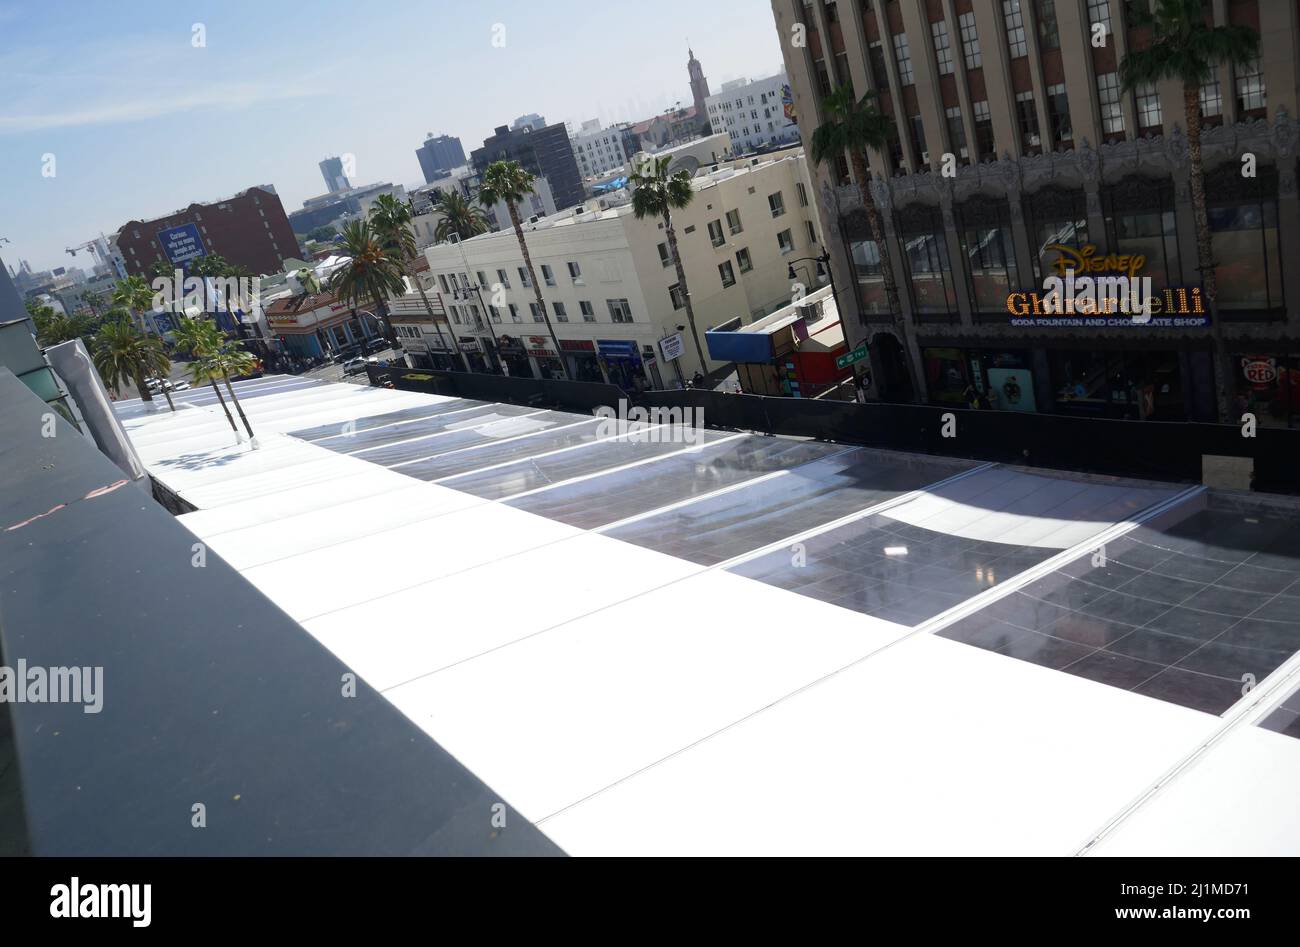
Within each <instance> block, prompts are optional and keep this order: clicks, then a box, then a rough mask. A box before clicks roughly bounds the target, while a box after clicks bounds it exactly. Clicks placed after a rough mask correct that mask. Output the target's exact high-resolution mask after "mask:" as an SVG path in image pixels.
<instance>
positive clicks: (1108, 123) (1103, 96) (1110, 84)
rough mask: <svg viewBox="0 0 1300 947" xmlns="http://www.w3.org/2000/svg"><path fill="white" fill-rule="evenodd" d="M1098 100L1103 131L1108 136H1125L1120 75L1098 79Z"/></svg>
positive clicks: (1104, 76) (1116, 73)
mask: <svg viewBox="0 0 1300 947" xmlns="http://www.w3.org/2000/svg"><path fill="white" fill-rule="evenodd" d="M1097 100H1098V102H1099V103H1100V104H1101V129H1102V131H1103V132H1105V133H1106V134H1107V135H1122V134H1124V110H1123V108H1122V107H1121V106H1120V92H1119V73H1118V72H1106V73H1102V74H1101V75H1099V76H1098V77H1097Z"/></svg>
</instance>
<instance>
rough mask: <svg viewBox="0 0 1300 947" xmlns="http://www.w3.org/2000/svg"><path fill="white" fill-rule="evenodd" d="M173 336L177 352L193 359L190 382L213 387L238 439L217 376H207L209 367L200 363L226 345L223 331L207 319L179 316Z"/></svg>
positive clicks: (190, 368) (190, 367)
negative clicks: (204, 356) (206, 356)
mask: <svg viewBox="0 0 1300 947" xmlns="http://www.w3.org/2000/svg"><path fill="white" fill-rule="evenodd" d="M172 336H173V337H174V338H175V339H176V349H177V351H179V352H182V353H183V354H185V355H189V356H191V358H192V359H193V361H191V362H190V365H189V368H188V371H189V375H190V381H191V382H193V383H194V384H196V385H201V384H203V383H204V382H205V381H206V382H207V383H208V384H209V385H211V386H212V391H213V393H214V394H216V396H217V401H218V403H219V404H220V405H221V410H222V411H224V412H225V413H226V420H227V421H229V422H230V429H231V430H232V431H234V432H235V437H236V438H238V437H239V427H238V425H236V424H235V418H234V416H233V415H232V414H231V413H230V408H229V407H228V406H227V405H226V399H225V398H224V397H222V395H221V389H220V388H218V387H217V379H216V376H215V375H210V374H207V370H208V367H209V366H207V365H204V364H201V363H200V362H199V359H200V358H201V356H202V355H204V354H206V353H208V352H215V351H217V350H218V349H220V348H221V346H222V345H224V344H225V337H224V336H223V335H222V333H221V330H220V329H218V328H217V327H216V325H215V324H214V323H212V322H209V321H208V320H207V319H191V318H189V317H188V316H179V317H178V318H177V319H176V325H175V327H174V328H173V329H172ZM196 366H197V367H196Z"/></svg>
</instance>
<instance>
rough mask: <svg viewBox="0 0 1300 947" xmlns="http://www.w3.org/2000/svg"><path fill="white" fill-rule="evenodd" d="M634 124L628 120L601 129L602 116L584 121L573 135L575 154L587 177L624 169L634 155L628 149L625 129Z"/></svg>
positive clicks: (583, 174)
mask: <svg viewBox="0 0 1300 947" xmlns="http://www.w3.org/2000/svg"><path fill="white" fill-rule="evenodd" d="M630 127H631V126H629V125H627V124H626V123H624V124H622V125H615V126H614V127H612V128H601V127H600V120H599V119H594V118H593V119H591V120H590V121H587V122H583V123H582V128H581V129H580V130H579V131H577V132H575V133H574V134H573V137H572V138H571V139H570V141H572V142H573V154H574V156H575V157H576V158H577V159H578V168H579V170H580V171H581V172H582V176H583V177H584V178H590V177H597V176H599V175H603V174H607V173H609V172H612V171H621V170H622V169H623V166H624V165H625V164H627V161H628V159H629V158H630V157H632V155H634V154H636V149H635V147H634V148H633V150H632V151H630V152H629V151H627V150H626V144H627V136H626V135H625V131H626V130H627V129H628V128H630Z"/></svg>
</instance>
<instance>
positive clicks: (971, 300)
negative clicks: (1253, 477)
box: [772, 0, 1300, 424]
mask: <svg viewBox="0 0 1300 947" xmlns="http://www.w3.org/2000/svg"><path fill="white" fill-rule="evenodd" d="M1140 2H1141V0H1137V2H1135V0H838V2H837V0H808V2H804V0H772V11H773V16H774V20H775V26H776V29H777V31H778V34H779V35H780V38H781V46H782V50H783V55H784V57H785V63H786V70H787V73H788V75H789V78H790V83H791V86H792V89H793V97H794V105H795V110H796V113H797V116H798V121H799V125H800V129H801V133H802V136H803V139H804V142H805V144H807V143H808V142H809V141H810V139H811V135H812V132H813V131H814V129H816V128H817V126H818V124H819V123H820V122H821V120H822V118H823V101H824V98H825V96H826V95H827V94H828V93H829V92H830V91H831V90H833V89H834V88H836V87H838V86H840V85H843V84H846V83H849V84H851V85H852V87H853V90H854V94H855V96H858V97H861V96H862V95H863V94H865V93H867V92H868V91H872V92H875V93H876V94H877V96H878V98H877V105H878V107H879V108H880V109H881V110H882V111H884V112H886V113H887V114H889V115H890V116H891V117H892V118H893V119H894V123H895V132H896V134H895V135H894V138H893V140H892V141H891V143H890V145H889V147H887V148H886V149H884V150H883V151H881V152H878V153H873V154H871V155H870V156H869V160H870V168H871V175H872V177H873V182H872V194H873V196H874V197H875V200H876V203H877V205H878V206H879V207H880V209H881V211H882V216H883V218H884V224H885V230H886V238H887V241H888V247H889V250H890V251H891V252H890V258H891V262H892V265H893V272H894V276H895V279H896V281H897V283H898V286H899V289H900V296H901V309H902V312H901V313H898V314H897V316H898V318H895V316H894V314H891V313H890V312H889V311H888V306H887V305H886V302H885V295H884V292H883V289H882V279H881V272H880V263H879V255H878V253H877V250H876V246H875V243H874V241H873V240H872V239H871V232H870V229H869V226H868V221H867V215H866V213H865V211H864V210H863V208H862V202H861V199H860V192H859V191H858V185H859V184H860V183H861V182H856V181H853V180H852V172H851V169H850V164H849V162H848V161H847V160H840V161H839V162H837V163H835V164H828V165H824V166H822V167H820V168H815V169H810V170H811V172H812V173H813V174H814V175H815V182H816V183H815V186H816V189H817V192H818V201H817V203H818V211H819V212H820V214H821V215H822V222H823V228H824V230H825V232H826V233H827V234H828V235H832V236H831V237H830V239H829V241H828V242H829V245H830V249H831V253H832V256H833V270H834V273H835V277H836V281H837V282H838V283H840V285H841V286H844V285H846V284H848V285H850V286H852V287H855V288H856V293H842V294H841V295H842V296H845V297H851V298H846V299H845V307H846V309H847V310H848V311H847V312H846V316H845V326H846V331H847V332H848V333H849V334H850V339H851V340H852V341H854V342H863V341H865V342H867V343H868V344H869V348H870V349H871V359H870V364H871V366H872V376H873V377H872V388H871V393H872V394H875V395H877V396H880V397H885V398H892V399H911V398H913V397H915V398H917V399H919V400H926V401H929V402H933V403H953V404H959V403H964V401H965V399H966V397H968V395H969V391H970V389H971V388H972V387H974V388H975V389H978V390H979V391H981V392H983V393H985V394H986V395H987V397H988V399H989V401H990V402H991V404H992V406H993V407H999V408H1004V409H1010V410H1037V411H1048V412H1056V413H1073V414H1084V415H1095V416H1103V417H1132V418H1156V419H1169V420H1180V419H1201V418H1209V417H1211V416H1212V415H1213V411H1214V404H1213V400H1214V399H1213V393H1214V385H1213V362H1212V359H1211V352H1212V340H1211V329H1210V328H1209V325H1208V321H1209V320H1208V316H1203V315H1201V314H1198V313H1195V312H1191V313H1189V314H1188V315H1187V316H1186V317H1185V318H1172V317H1166V316H1162V317H1161V318H1156V319H1153V320H1151V322H1149V323H1146V324H1137V323H1135V322H1134V321H1133V320H1115V321H1113V322H1112V323H1110V324H1107V323H1104V322H1103V323H1098V322H1096V321H1092V322H1088V323H1087V324H1081V323H1079V322H1078V321H1077V320H1076V321H1075V322H1073V323H1072V322H1070V321H1069V320H1056V321H1051V320H1043V319H1039V318H1035V314H1034V312H1033V310H1032V307H1031V308H1030V309H1029V311H1028V313H1023V312H1021V311H1020V306H1021V303H1022V302H1024V300H1025V299H1027V298H1028V294H1029V293H1032V292H1035V291H1041V289H1042V287H1043V282H1044V280H1045V279H1046V278H1047V277H1049V276H1050V275H1052V274H1053V273H1055V272H1058V268H1057V267H1056V266H1055V264H1056V261H1057V260H1058V259H1060V258H1061V257H1062V255H1063V253H1062V251H1060V250H1056V249H1049V248H1050V247H1059V246H1065V247H1068V248H1071V250H1079V251H1084V250H1085V248H1087V247H1089V246H1091V247H1094V248H1096V249H1095V253H1096V254H1097V255H1099V256H1106V255H1107V254H1115V255H1117V256H1124V255H1127V256H1128V257H1130V259H1131V258H1133V257H1143V258H1145V259H1144V260H1143V261H1142V262H1143V264H1144V266H1143V269H1142V275H1143V276H1147V277H1151V278H1152V281H1153V284H1154V288H1155V291H1156V293H1157V295H1159V296H1160V297H1161V298H1162V299H1164V298H1170V299H1173V300H1175V301H1177V300H1179V299H1181V298H1182V297H1181V296H1180V295H1179V294H1178V290H1180V289H1181V290H1190V289H1192V288H1196V287H1199V286H1200V284H1201V278H1200V273H1199V268H1198V262H1197V253H1196V240H1195V226H1194V219H1193V211H1192V204H1191V191H1190V185H1189V172H1188V147H1187V138H1186V135H1185V133H1184V127H1183V126H1185V121H1184V119H1183V115H1184V100H1183V94H1182V89H1181V87H1180V86H1179V85H1178V84H1177V83H1161V84H1160V85H1158V86H1157V87H1153V88H1140V89H1136V90H1134V91H1131V92H1125V91H1124V90H1123V89H1122V88H1121V85H1120V82H1119V67H1120V63H1121V62H1122V61H1123V60H1124V57H1125V55H1126V54H1127V53H1128V52H1129V51H1130V50H1134V49H1141V48H1143V46H1144V45H1145V44H1146V43H1147V42H1149V30H1147V29H1145V28H1138V27H1137V26H1136V25H1135V24H1134V23H1133V22H1132V16H1131V8H1132V7H1134V6H1136V5H1137V3H1140ZM1207 9H1210V10H1212V13H1213V16H1214V19H1215V22H1216V23H1220V24H1227V23H1231V24H1241V25H1246V26H1250V27H1252V28H1253V29H1254V30H1255V31H1256V32H1257V33H1258V34H1259V36H1260V56H1259V59H1258V60H1257V61H1256V62H1254V63H1252V64H1250V65H1247V66H1245V67H1239V68H1228V67H1223V68H1221V69H1219V70H1218V73H1217V75H1216V76H1215V77H1214V78H1213V80H1212V81H1210V82H1209V83H1207V84H1206V85H1205V86H1204V87H1203V88H1202V89H1201V93H1200V100H1201V112H1202V115H1203V116H1204V124H1205V132H1204V140H1203V145H1204V147H1203V155H1204V167H1205V173H1206V178H1207V193H1208V196H1209V217H1210V226H1211V229H1212V231H1213V247H1214V259H1215V263H1216V270H1217V282H1218V297H1217V306H1218V311H1219V318H1220V321H1221V325H1222V328H1223V335H1224V339H1225V344H1226V347H1227V350H1228V352H1229V354H1230V355H1231V365H1232V366H1233V367H1234V372H1235V377H1234V379H1233V380H1232V390H1233V391H1234V393H1235V395H1236V398H1237V401H1238V403H1239V404H1241V405H1243V406H1244V405H1249V406H1250V407H1251V408H1252V409H1253V410H1256V411H1257V412H1258V413H1259V414H1260V415H1261V416H1263V418H1264V419H1265V423H1276V424H1293V423H1295V422H1297V421H1300V266H1297V265H1296V263H1297V262H1298V261H1300V201H1298V199H1297V189H1296V172H1297V153H1298V150H1297V145H1298V143H1300V142H1298V137H1300V136H1298V134H1297V126H1296V124H1295V119H1294V116H1295V114H1296V97H1297V85H1298V83H1300V72H1298V70H1300V65H1298V63H1300V55H1298V53H1300V48H1298V44H1300V27H1298V25H1297V24H1298V23H1300V3H1297V2H1296V0H1209V2H1208V3H1207ZM1166 289H1168V290H1170V291H1171V293H1172V295H1171V296H1166V294H1165V292H1164V291H1165V290H1166ZM1022 293H1023V294H1026V295H1025V296H1023V297H1022V296H1020V295H1019V294H1022ZM1188 298H1191V297H1188ZM1182 308H1189V309H1191V310H1194V309H1195V308H1196V307H1195V305H1194V303H1193V304H1191V305H1190V306H1189V307H1176V308H1175V309H1174V311H1175V312H1177V313H1178V314H1179V315H1180V316H1181V315H1182ZM855 309H856V312H855ZM909 363H910V364H911V367H912V373H911V375H912V377H913V378H917V379H919V380H920V387H921V388H922V390H921V391H912V390H910V386H909V383H908V372H906V371H905V366H906V365H908V364H909ZM1008 378H1011V379H1013V380H1012V381H1011V387H1010V388H1007V389H1006V390H1003V388H1004V386H1006V385H1007V384H1008ZM1008 392H1010V393H1011V394H1012V395H1014V398H1012V397H1009V396H1008Z"/></svg>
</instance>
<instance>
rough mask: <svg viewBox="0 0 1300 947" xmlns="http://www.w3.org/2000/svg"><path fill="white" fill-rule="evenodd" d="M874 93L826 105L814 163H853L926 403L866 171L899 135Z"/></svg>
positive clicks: (835, 98)
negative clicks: (872, 155) (871, 156)
mask: <svg viewBox="0 0 1300 947" xmlns="http://www.w3.org/2000/svg"><path fill="white" fill-rule="evenodd" d="M874 98H875V93H874V92H868V93H867V94H866V95H864V96H863V97H862V98H861V99H856V100H855V99H854V98H853V87H852V86H850V85H842V86H840V87H839V88H838V89H836V90H835V91H834V92H832V93H831V94H830V95H828V96H826V98H825V100H824V101H823V102H822V107H823V108H824V109H825V112H826V120H825V121H824V122H822V124H821V125H819V126H818V127H817V129H816V130H815V131H814V132H813V135H812V147H811V152H812V159H813V161H814V162H815V163H816V164H823V163H831V164H833V163H834V162H835V160H836V159H837V158H839V157H840V156H841V155H843V154H844V153H845V152H846V151H847V152H848V155H849V163H850V165H851V166H852V167H853V177H854V179H855V180H856V181H857V183H858V191H859V192H860V194H861V198H862V207H863V209H864V210H865V211H866V212H867V223H868V224H869V225H870V227H871V239H872V240H874V241H875V243H876V252H877V254H878V255H879V257H880V275H881V278H882V282H883V284H884V289H885V304H886V305H887V306H888V307H889V313H890V316H891V318H892V321H893V323H894V329H895V331H896V332H897V333H898V335H899V338H901V339H902V340H903V345H904V349H905V352H906V359H907V375H908V378H909V379H911V384H912V393H913V397H916V398H918V399H919V400H924V396H923V393H922V389H921V386H920V379H919V378H917V376H916V372H915V367H916V366H917V365H919V364H920V359H919V357H917V351H916V339H915V338H913V336H912V332H911V327H910V326H909V325H908V323H907V320H905V319H904V318H903V306H902V303H901V302H900V301H899V297H898V284H897V283H896V282H895V281H894V268H893V265H892V264H891V262H890V256H889V245H888V243H887V242H886V240H885V224H884V220H883V219H882V218H881V216H880V208H878V207H877V206H876V199H875V197H874V196H873V195H872V193H871V178H870V173H869V172H868V170H867V151H868V149H870V150H874V151H881V150H884V149H885V148H887V147H888V146H889V140H890V139H891V138H892V137H893V135H894V120H893V119H892V118H891V117H889V116H888V115H886V114H884V113H883V112H881V111H880V110H879V109H877V108H876V106H875V103H874V102H873V101H872V99H874Z"/></svg>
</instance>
